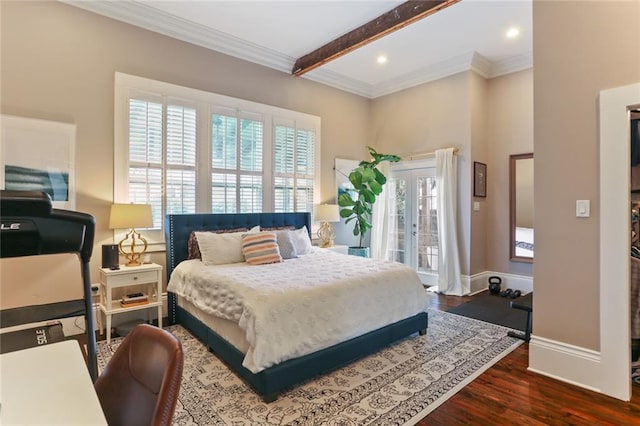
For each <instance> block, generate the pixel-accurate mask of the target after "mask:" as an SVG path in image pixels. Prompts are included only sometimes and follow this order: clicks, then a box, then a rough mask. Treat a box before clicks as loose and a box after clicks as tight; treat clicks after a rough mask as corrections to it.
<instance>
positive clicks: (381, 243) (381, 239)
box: [370, 162, 391, 259]
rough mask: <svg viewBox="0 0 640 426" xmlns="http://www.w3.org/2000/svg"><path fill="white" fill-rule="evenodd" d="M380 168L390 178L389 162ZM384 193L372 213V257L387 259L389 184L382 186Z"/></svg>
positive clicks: (374, 205)
mask: <svg viewBox="0 0 640 426" xmlns="http://www.w3.org/2000/svg"><path fill="white" fill-rule="evenodd" d="M378 170H380V172H382V174H383V175H385V176H386V177H387V178H389V171H390V170H391V168H390V167H389V163H387V162H384V163H380V164H379V165H378ZM382 188H383V189H382V193H381V194H380V196H379V197H378V198H377V199H376V202H375V203H374V204H373V213H372V215H371V225H373V227H372V228H371V244H370V247H371V257H372V258H374V259H386V257H387V248H388V246H387V245H388V243H389V202H388V199H389V197H388V194H389V189H388V185H384V186H383V187H382Z"/></svg>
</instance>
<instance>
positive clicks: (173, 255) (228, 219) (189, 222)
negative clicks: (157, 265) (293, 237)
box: [164, 213, 311, 282]
mask: <svg viewBox="0 0 640 426" xmlns="http://www.w3.org/2000/svg"><path fill="white" fill-rule="evenodd" d="M256 225H260V226H261V227H263V228H273V227H287V226H293V227H295V228H302V227H303V226H305V225H306V226H307V230H309V231H311V214H310V213H235V214H170V215H167V216H166V218H165V226H164V233H165V240H166V243H167V282H168V280H169V277H171V272H173V268H175V267H176V266H177V265H178V263H180V262H182V261H183V260H186V259H187V254H188V250H187V243H188V241H189V235H190V234H191V231H216V230H220V229H238V228H247V229H249V228H252V227H254V226H256Z"/></svg>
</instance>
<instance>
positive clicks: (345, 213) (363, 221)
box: [338, 146, 400, 257]
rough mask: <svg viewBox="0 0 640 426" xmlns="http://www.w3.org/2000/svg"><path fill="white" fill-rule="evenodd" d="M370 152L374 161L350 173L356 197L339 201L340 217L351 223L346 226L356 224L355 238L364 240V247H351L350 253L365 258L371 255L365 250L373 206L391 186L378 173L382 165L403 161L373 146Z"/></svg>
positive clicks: (347, 195) (346, 197) (347, 196)
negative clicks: (358, 237) (384, 188)
mask: <svg viewBox="0 0 640 426" xmlns="http://www.w3.org/2000/svg"><path fill="white" fill-rule="evenodd" d="M367 149H368V150H369V154H370V155H371V158H372V159H371V161H361V162H360V163H359V164H358V167H356V168H355V169H353V170H352V171H351V173H349V181H350V182H351V184H352V185H353V193H354V195H355V196H352V195H351V194H345V193H343V194H341V195H340V197H339V198H338V205H339V206H340V207H341V209H340V216H341V217H343V218H346V219H347V220H346V221H345V223H349V222H351V221H353V220H355V224H354V226H353V235H355V236H358V235H359V236H360V245H359V246H358V247H349V251H350V253H351V254H359V255H363V256H365V257H368V255H369V254H368V251H369V247H364V246H363V241H364V236H365V234H366V233H367V231H368V230H369V229H371V222H370V220H371V213H372V211H373V204H374V203H375V202H376V198H377V197H378V196H379V195H380V193H382V187H383V186H384V184H385V183H386V182H387V178H386V176H385V175H384V174H383V173H382V172H381V171H380V170H378V165H379V164H380V163H382V162H384V161H389V162H393V163H395V162H398V161H400V157H398V156H397V155H393V154H380V153H378V152H377V151H376V150H375V149H373V148H371V147H370V146H368V147H367ZM352 249H353V250H352Z"/></svg>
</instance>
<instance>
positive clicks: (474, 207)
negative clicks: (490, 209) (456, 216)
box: [473, 201, 480, 212]
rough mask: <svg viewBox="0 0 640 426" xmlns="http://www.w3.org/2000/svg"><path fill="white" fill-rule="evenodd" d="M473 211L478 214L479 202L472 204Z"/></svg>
mask: <svg viewBox="0 0 640 426" xmlns="http://www.w3.org/2000/svg"><path fill="white" fill-rule="evenodd" d="M473 211H474V212H479V211H480V202H479V201H474V202H473Z"/></svg>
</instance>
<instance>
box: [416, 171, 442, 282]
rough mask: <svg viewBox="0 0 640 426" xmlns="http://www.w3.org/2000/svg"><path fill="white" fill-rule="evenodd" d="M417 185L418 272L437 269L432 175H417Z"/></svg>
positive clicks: (436, 235)
mask: <svg viewBox="0 0 640 426" xmlns="http://www.w3.org/2000/svg"><path fill="white" fill-rule="evenodd" d="M416 185H417V198H418V199H417V200H416V201H417V203H418V205H417V207H418V210H417V214H418V220H417V225H418V226H417V228H418V229H417V236H418V241H417V250H418V272H437V271H438V221H437V220H438V217H437V214H436V202H437V194H438V192H437V189H436V180H435V178H433V177H418V178H417V181H416Z"/></svg>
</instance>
